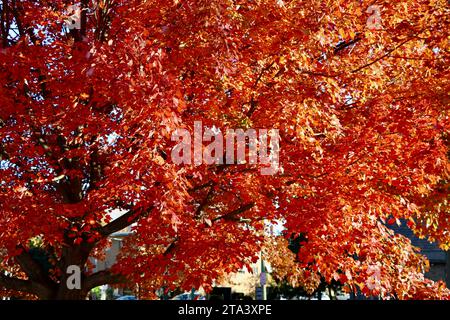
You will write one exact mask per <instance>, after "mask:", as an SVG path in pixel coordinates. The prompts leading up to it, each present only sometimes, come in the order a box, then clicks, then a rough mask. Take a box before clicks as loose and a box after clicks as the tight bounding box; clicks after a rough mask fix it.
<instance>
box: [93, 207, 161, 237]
mask: <svg viewBox="0 0 450 320" xmlns="http://www.w3.org/2000/svg"><path fill="white" fill-rule="evenodd" d="M152 209H153V207H151V208H149V209H147V210H139V211H142V212H137V211H136V210H130V211H128V212H127V213H125V214H123V215H121V216H120V217H119V218H117V219H114V220H113V221H111V222H110V223H108V224H107V225H105V226H103V227H102V228H101V229H100V230H99V232H100V234H101V235H103V236H104V237H107V236H109V235H110V234H112V233H114V232H117V231H120V230H122V229H123V228H125V227H127V226H129V225H131V224H133V223H135V222H137V221H138V220H139V219H140V218H143V217H145V216H146V215H148V214H149V213H150V211H152Z"/></svg>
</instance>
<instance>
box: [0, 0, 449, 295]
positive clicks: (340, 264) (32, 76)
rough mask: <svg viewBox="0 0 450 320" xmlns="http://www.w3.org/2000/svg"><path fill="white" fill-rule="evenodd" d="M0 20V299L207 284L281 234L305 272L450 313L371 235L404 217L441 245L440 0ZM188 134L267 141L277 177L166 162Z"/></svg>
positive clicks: (443, 100) (62, 4)
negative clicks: (271, 226)
mask: <svg viewBox="0 0 450 320" xmlns="http://www.w3.org/2000/svg"><path fill="white" fill-rule="evenodd" d="M0 4H1V5H0V9H1V14H0V18H1V21H0V33H1V47H0V70H1V72H0V97H1V98H0V104H1V105H0V212H1V215H0V230H1V231H0V248H1V249H0V257H1V269H2V270H3V271H2V273H1V275H0V277H1V278H0V287H2V288H4V289H7V290H13V291H21V292H26V293H30V294H32V295H34V296H36V297H38V298H40V299H81V298H83V297H84V296H85V295H86V294H87V292H88V291H89V290H90V289H91V288H94V287H96V286H98V285H102V284H107V283H109V284H117V283H124V282H127V281H128V282H130V283H139V284H141V286H142V288H145V289H146V290H147V291H148V292H149V293H151V292H152V290H155V289H158V288H160V287H164V288H167V289H168V290H171V289H174V288H175V287H180V288H188V289H190V288H192V287H199V286H204V287H205V288H208V286H210V284H211V282H212V280H213V279H216V278H217V277H218V276H219V275H220V274H222V273H224V272H232V271H235V270H237V269H238V268H241V267H242V266H244V265H245V264H248V263H250V262H251V261H252V260H253V259H254V258H255V255H256V254H257V252H258V251H259V250H260V248H261V247H262V245H263V243H264V239H263V238H264V234H265V233H264V227H265V226H266V225H267V224H268V223H269V222H270V221H275V220H276V221H282V222H283V223H284V227H285V228H286V230H288V231H289V233H298V234H299V233H301V234H305V235H306V237H307V241H306V242H305V244H304V245H303V246H302V247H301V249H300V250H299V252H298V254H297V256H296V257H295V263H296V264H295V268H299V270H304V268H308V270H313V271H317V272H319V273H320V275H321V276H322V277H324V279H326V280H327V281H331V280H332V279H338V280H339V281H341V282H342V283H345V284H346V285H347V286H348V287H349V288H350V289H351V290H356V288H359V289H360V290H361V291H362V292H364V293H366V294H375V295H381V296H383V297H397V298H448V296H449V293H448V291H447V289H446V288H445V287H444V286H443V285H442V284H441V283H433V282H431V281H428V280H426V279H424V277H423V272H424V271H425V269H426V265H427V263H426V260H425V259H424V258H423V257H422V256H421V255H420V254H419V253H418V252H417V250H416V249H415V248H413V247H412V246H411V244H410V242H409V241H408V240H407V239H405V238H404V237H402V236H400V235H395V234H393V232H391V231H389V229H388V228H386V226H385V224H384V221H385V220H386V219H394V221H395V220H396V219H406V220H408V221H409V222H408V223H409V226H410V228H411V229H413V230H414V231H415V232H416V233H417V234H419V235H422V236H428V237H429V238H430V239H432V240H435V241H437V242H438V243H439V244H440V245H441V247H442V248H443V249H448V248H449V244H450V234H449V232H448V226H449V214H448V199H447V198H448V179H449V177H448V175H449V159H448V158H447V152H448V148H449V145H448V141H449V140H448V137H449V136H448V135H449V129H450V127H449V126H450V121H449V108H448V103H449V97H448V92H449V80H448V63H449V45H448V30H449V21H448V17H449V8H448V4H447V1H444V0H418V1H411V0H402V1H378V2H377V3H376V7H373V3H372V2H371V1H356V0H355V1H352V0H335V1H310V0H297V1H294V0H293V1H281V0H277V1H275V0H256V1H245V0H242V1H238V0H234V1H233V0H220V1H219V0H208V1H206V0H173V1H171V0H169V1H158V0H150V1H139V0H127V1H125V0H123V1H122V0H81V1H78V2H76V3H74V2H71V1H57V0H48V1H28V0H27V1H21V0H3V1H1V2H0ZM74 4H75V5H78V8H79V13H80V19H79V21H76V23H74V24H71V23H67V21H68V20H70V19H69V18H70V17H71V15H73V14H74V13H73V12H71V10H70V9H69V6H70V5H74ZM370 6H372V7H371V9H370V10H369V7H370ZM74 11H76V10H74ZM70 22H73V21H70ZM194 121H202V124H203V126H204V127H205V128H212V127H213V126H214V127H215V128H219V129H220V130H222V132H225V130H227V129H239V128H240V129H248V128H261V129H278V130H279V133H280V137H281V149H280V152H279V159H280V160H279V161H280V163H279V166H278V167H277V169H278V171H277V172H276V173H275V174H274V175H262V174H261V170H260V169H261V167H262V165H261V164H250V163H248V162H247V163H245V164H242V163H237V162H236V163H231V164H230V163H228V164H224V163H221V162H220V161H219V163H218V164H217V165H205V164H202V165H194V164H191V165H178V164H176V163H174V162H173V161H172V159H171V151H172V149H173V147H174V146H175V144H176V142H175V141H172V139H171V134H172V133H173V132H174V131H175V130H176V129H180V128H183V129H188V130H189V131H191V132H192V130H193V127H194ZM206 145H207V144H205V146H206ZM215 156H217V157H218V158H221V157H220V155H215ZM112 211H116V212H117V211H119V212H121V213H122V215H121V216H120V217H118V218H116V219H112V218H111V212H112ZM127 226H133V234H132V235H131V236H129V237H128V238H127V239H126V243H125V245H124V247H123V248H122V253H121V256H120V258H119V260H118V262H117V263H116V265H115V266H113V267H112V268H111V269H108V270H104V271H100V272H93V271H92V268H91V266H90V265H89V257H95V256H98V255H100V254H102V252H103V250H104V248H105V247H106V246H107V244H108V237H109V236H110V235H111V234H113V233H115V232H117V231H120V230H122V229H123V228H125V227H127ZM33 252H34V254H33ZM36 252H37V253H36ZM36 254H37V255H36ZM37 257H39V258H37ZM42 261H44V262H42ZM71 265H76V266H80V267H81V268H82V270H83V276H82V287H81V289H80V290H69V289H68V287H67V286H66V281H67V277H68V274H67V272H66V270H67V268H68V267H69V266H71ZM295 268H294V269H292V270H291V271H290V272H294V273H295V272H296V271H295V270H296V269H295Z"/></svg>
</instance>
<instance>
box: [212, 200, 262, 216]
mask: <svg viewBox="0 0 450 320" xmlns="http://www.w3.org/2000/svg"><path fill="white" fill-rule="evenodd" d="M254 206H255V203H253V202H252V203H248V204H246V205H243V206H242V207H240V208H239V209H236V210H233V211H231V212H228V213H226V214H224V215H221V216H219V217H216V218H214V219H213V220H212V221H218V220H220V219H230V218H232V217H234V216H236V215H238V214H241V213H243V212H245V211H247V210H250V209H251V208H253V207H254Z"/></svg>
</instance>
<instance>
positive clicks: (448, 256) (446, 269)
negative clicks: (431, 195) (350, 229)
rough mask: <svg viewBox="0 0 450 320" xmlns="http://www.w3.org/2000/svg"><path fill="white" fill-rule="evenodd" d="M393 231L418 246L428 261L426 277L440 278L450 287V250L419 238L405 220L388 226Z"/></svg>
mask: <svg viewBox="0 0 450 320" xmlns="http://www.w3.org/2000/svg"><path fill="white" fill-rule="evenodd" d="M389 228H390V229H392V230H393V231H394V232H395V233H397V234H401V235H403V236H405V237H407V238H408V239H410V240H411V243H412V245H413V246H415V247H418V248H420V250H421V253H422V254H423V255H425V256H426V257H427V258H428V260H429V261H430V271H429V272H427V273H426V274H425V276H426V277H427V278H428V279H431V280H434V281H438V280H442V281H444V282H445V283H446V284H447V287H449V288H450V252H445V251H443V250H441V249H440V248H439V247H438V246H437V245H436V243H430V242H429V241H428V240H427V239H419V238H418V237H416V236H415V235H414V233H413V232H412V231H411V229H409V228H408V227H407V226H406V223H405V221H401V225H400V226H398V225H396V224H394V225H392V226H389Z"/></svg>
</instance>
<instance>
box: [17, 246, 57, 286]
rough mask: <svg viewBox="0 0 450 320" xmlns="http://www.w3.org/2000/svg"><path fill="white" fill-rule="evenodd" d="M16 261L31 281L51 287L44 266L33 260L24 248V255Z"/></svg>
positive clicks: (20, 255)
mask: <svg viewBox="0 0 450 320" xmlns="http://www.w3.org/2000/svg"><path fill="white" fill-rule="evenodd" d="M15 259H16V260H17V262H18V263H19V265H20V267H21V268H22V270H23V271H24V272H25V273H26V275H27V276H28V278H29V279H30V280H31V281H36V282H39V283H41V284H42V285H50V283H51V281H50V279H49V277H48V276H47V274H46V272H45V271H44V270H43V269H42V266H41V265H40V264H39V263H37V262H36V261H35V260H34V259H33V257H32V256H31V255H30V253H29V252H28V251H27V250H26V249H25V248H23V247H22V253H21V254H19V255H18V256H16V257H15Z"/></svg>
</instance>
